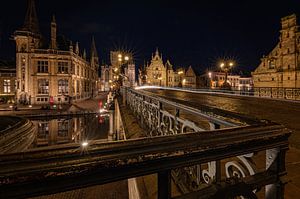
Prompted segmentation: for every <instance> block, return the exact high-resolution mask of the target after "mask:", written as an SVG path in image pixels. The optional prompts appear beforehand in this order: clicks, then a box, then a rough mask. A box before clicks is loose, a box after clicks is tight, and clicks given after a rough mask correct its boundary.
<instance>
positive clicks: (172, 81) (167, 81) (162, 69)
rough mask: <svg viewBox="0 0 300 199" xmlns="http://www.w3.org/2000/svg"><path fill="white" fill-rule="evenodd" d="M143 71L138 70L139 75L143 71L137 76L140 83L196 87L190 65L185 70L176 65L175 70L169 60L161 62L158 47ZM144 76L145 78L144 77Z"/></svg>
mask: <svg viewBox="0 0 300 199" xmlns="http://www.w3.org/2000/svg"><path fill="white" fill-rule="evenodd" d="M144 68H145V69H144V70H143V71H140V74H139V75H140V76H141V75H143V74H142V73H145V75H143V77H139V79H140V83H142V82H143V83H144V84H147V85H153V86H163V87H190V88H196V74H195V72H194V70H193V68H192V67H191V66H190V67H189V68H188V69H187V70H186V69H185V68H183V67H177V69H176V70H175V69H174V67H173V65H172V64H171V62H170V61H169V60H167V61H166V63H165V64H164V63H163V59H162V55H160V54H159V51H158V49H156V52H155V54H154V55H152V59H151V62H150V64H147V65H146V66H145V67H144ZM144 77H145V78H144Z"/></svg>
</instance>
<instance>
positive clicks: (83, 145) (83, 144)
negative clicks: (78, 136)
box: [81, 142, 89, 147]
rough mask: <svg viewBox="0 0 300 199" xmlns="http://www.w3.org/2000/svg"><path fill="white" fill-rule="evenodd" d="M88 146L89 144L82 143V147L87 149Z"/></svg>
mask: <svg viewBox="0 0 300 199" xmlns="http://www.w3.org/2000/svg"><path fill="white" fill-rule="evenodd" d="M88 145H89V143H88V142H82V143H81V146H82V147H87V146H88Z"/></svg>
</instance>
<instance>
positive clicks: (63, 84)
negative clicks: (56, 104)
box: [58, 79, 69, 94]
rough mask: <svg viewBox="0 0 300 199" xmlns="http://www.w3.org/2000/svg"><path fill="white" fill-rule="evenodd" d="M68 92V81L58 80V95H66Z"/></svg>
mask: <svg viewBox="0 0 300 199" xmlns="http://www.w3.org/2000/svg"><path fill="white" fill-rule="evenodd" d="M68 92H69V81H68V80H67V79H60V80H58V93H59V94H66V93H68Z"/></svg>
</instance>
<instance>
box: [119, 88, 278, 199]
mask: <svg viewBox="0 0 300 199" xmlns="http://www.w3.org/2000/svg"><path fill="white" fill-rule="evenodd" d="M123 94H124V96H125V97H126V102H127V104H128V106H129V107H130V108H131V109H132V111H133V112H134V114H135V115H136V117H138V118H139V120H140V121H141V125H145V126H146V128H145V129H148V132H149V133H148V136H149V137H152V136H164V135H176V134H183V133H188V132H189V133H191V132H192V133H208V134H210V132H209V131H212V130H217V129H223V128H241V127H242V126H256V125H261V124H265V122H266V123H268V122H267V121H259V120H256V119H251V118H248V117H245V116H239V117H238V118H235V117H236V116H237V115H235V114H233V113H230V112H229V113H228V112H227V113H226V114H225V115H226V116H227V118H226V117H224V111H221V112H222V114H219V113H220V112H219V111H218V110H217V109H213V111H209V112H207V111H203V110H199V109H194V108H191V107H188V106H185V105H182V104H178V103H175V102H172V101H169V100H166V99H163V98H159V97H158V96H155V95H151V94H150V93H149V92H143V91H136V90H132V89H127V90H126V89H125V90H123ZM165 106H169V107H172V108H173V109H175V110H174V111H173V113H172V112H171V111H167V110H165V109H164V107H165ZM169 109H170V108H169ZM182 111H183V112H188V113H189V114H191V116H190V117H189V118H190V119H195V118H199V117H200V118H203V119H205V120H206V122H207V123H208V124H209V127H208V128H206V129H205V128H202V127H199V126H198V125H196V123H195V122H193V121H190V120H186V119H182V118H180V114H179V113H181V112H182ZM225 112H226V111H225ZM234 118H235V119H234ZM224 136H225V135H224ZM278 154H279V151H278V149H271V150H266V151H264V152H263V153H260V154H257V153H255V154H254V153H249V154H243V155H239V156H236V157H234V158H233V157H231V158H230V159H226V160H225V159H224V160H222V162H221V161H219V160H217V161H212V162H208V163H206V164H201V165H194V166H190V167H184V168H179V169H178V168H177V169H174V170H172V172H171V175H172V177H173V179H175V182H176V183H177V185H178V186H179V187H180V189H181V191H182V192H184V193H186V194H187V193H190V192H195V191H197V190H199V189H201V188H203V187H205V184H206V185H207V184H212V183H220V182H221V179H222V177H223V180H224V177H225V178H227V179H230V178H232V177H237V178H245V177H248V176H254V175H256V174H257V173H259V170H261V169H262V170H264V169H266V168H267V167H268V165H270V161H271V162H272V161H274V158H275V159H276V157H277V156H278ZM262 157H264V158H265V159H264V160H263V161H264V162H266V165H267V166H265V165H263V166H261V159H262ZM255 160H256V161H255ZM221 170H223V171H225V172H223V174H221ZM222 175H223V176H222ZM252 190H254V189H252ZM269 190H270V186H266V191H265V193H266V197H267V193H268V192H269ZM250 192H251V191H250ZM272 197H275V196H274V195H273V196H272Z"/></svg>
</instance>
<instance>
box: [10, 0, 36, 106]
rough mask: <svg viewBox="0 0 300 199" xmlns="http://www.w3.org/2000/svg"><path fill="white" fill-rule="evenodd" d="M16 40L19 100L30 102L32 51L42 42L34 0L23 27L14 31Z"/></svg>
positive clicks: (29, 4) (29, 5) (28, 9)
mask: <svg viewBox="0 0 300 199" xmlns="http://www.w3.org/2000/svg"><path fill="white" fill-rule="evenodd" d="M14 40H15V41H16V76H17V94H16V97H17V100H18V101H19V102H24V103H30V95H29V94H28V93H30V88H29V87H30V85H29V82H30V81H29V78H30V75H29V74H31V73H30V72H31V70H33V69H32V67H31V65H32V63H30V57H29V56H30V53H31V52H32V51H33V49H37V48H39V47H40V44H41V34H40V29H39V24H38V18H37V13H36V9H35V2H34V0H28V8H27V12H26V16H25V21H24V24H23V27H21V28H20V29H19V30H17V31H15V33H14Z"/></svg>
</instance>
